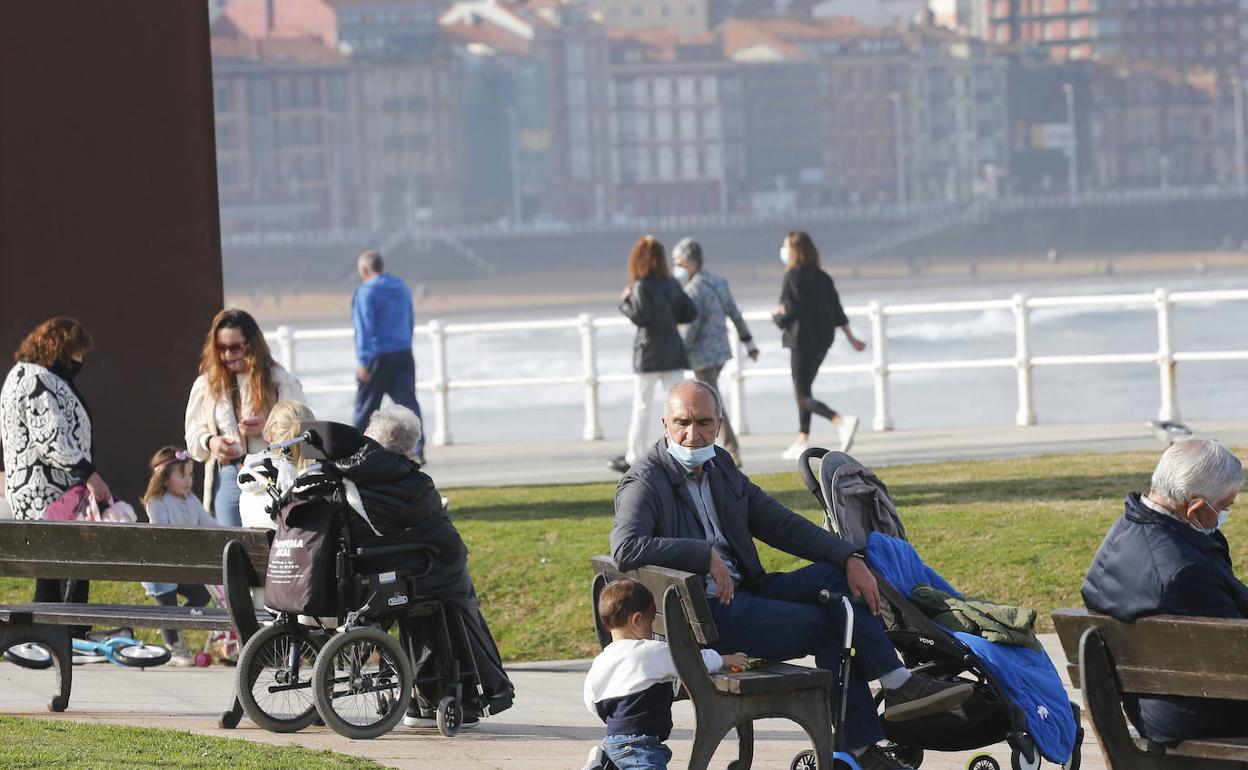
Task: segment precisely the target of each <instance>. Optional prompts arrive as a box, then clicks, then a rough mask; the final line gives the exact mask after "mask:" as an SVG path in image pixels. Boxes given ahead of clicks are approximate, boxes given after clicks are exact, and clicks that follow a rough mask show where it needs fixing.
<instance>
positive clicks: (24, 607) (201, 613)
mask: <svg viewBox="0 0 1248 770" xmlns="http://www.w3.org/2000/svg"><path fill="white" fill-rule="evenodd" d="M256 618H257V620H258V621H267V620H270V619H271V616H270V615H269V614H268V613H267V612H257V613H256ZM10 620H17V621H27V622H34V623H43V624H46V625H54V626H55V625H84V626H85V625H92V626H134V627H137V628H207V629H226V628H231V627H232V626H233V624H232V623H231V622H230V615H229V613H228V612H227V611H226V610H223V609H220V608H217V607H162V606H160V605H152V606H150V607H145V606H141V605H130V604H61V603H58V602H33V603H30V604H6V605H0V622H6V623H7V622H9V621H10Z"/></svg>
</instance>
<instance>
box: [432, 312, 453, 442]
mask: <svg viewBox="0 0 1248 770" xmlns="http://www.w3.org/2000/svg"><path fill="white" fill-rule="evenodd" d="M429 341H430V342H431V343H432V345H433V417H434V420H435V421H436V422H437V425H436V427H435V428H434V431H433V445H434V446H445V445H447V444H449V443H451V426H450V424H449V420H450V415H451V410H450V406H449V405H448V404H447V376H446V328H445V327H443V326H442V322H441V321H430V322H429Z"/></svg>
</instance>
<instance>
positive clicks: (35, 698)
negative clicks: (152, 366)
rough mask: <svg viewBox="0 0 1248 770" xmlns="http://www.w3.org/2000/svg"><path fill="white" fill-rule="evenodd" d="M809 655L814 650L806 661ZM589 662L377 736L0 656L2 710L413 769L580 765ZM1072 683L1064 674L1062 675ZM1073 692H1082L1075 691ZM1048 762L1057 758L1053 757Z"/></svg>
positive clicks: (775, 768)
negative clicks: (259, 718)
mask: <svg viewBox="0 0 1248 770" xmlns="http://www.w3.org/2000/svg"><path fill="white" fill-rule="evenodd" d="M1042 639H1043V641H1044V643H1045V647H1046V649H1048V650H1049V654H1050V656H1052V657H1053V659H1054V660H1055V661H1057V662H1058V666H1057V668H1058V670H1059V671H1060V672H1061V674H1062V678H1063V681H1067V680H1066V670H1065V665H1064V658H1063V656H1062V651H1061V648H1060V646H1059V645H1058V643H1057V637H1056V636H1055V635H1053V634H1046V635H1044V636H1043V637H1042ZM804 662H805V663H806V664H807V665H813V661H810V660H807V661H804ZM588 663H589V662H588V661H558V662H551V663H528V664H519V665H513V666H509V670H510V672H511V675H512V679H513V681H514V682H515V685H516V693H517V697H516V705H515V706H514V707H513V708H511V709H510V710H508V711H505V712H503V713H502V714H499V715H498V716H496V717H491V718H488V719H484V720H482V722H481V725H480V727H478V728H476V729H474V730H471V731H465V732H464V733H461V734H460V735H459V736H458V737H455V738H444V737H442V736H441V735H439V734H438V733H437V731H436V730H433V729H419V730H413V729H408V728H404V727H399V728H397V729H395V730H394V731H393V732H391V733H389V734H388V735H385V736H383V737H381V738H378V739H376V740H372V741H351V740H348V739H346V738H343V737H341V736H339V735H338V734H336V733H334V732H333V731H331V730H330V729H328V728H326V727H312V728H309V729H307V730H304V731H302V732H300V733H296V734H293V735H277V734H274V733H269V732H265V731H264V730H262V729H260V728H258V727H256V726H255V725H253V724H252V723H251V722H250V721H248V720H247V719H245V718H244V720H243V722H242V723H241V724H240V725H239V726H238V728H237V729H234V730H220V729H218V728H217V726H216V720H217V716H218V714H219V713H220V712H221V711H222V710H223V708H224V707H225V706H226V705H228V704H229V701H230V698H231V695H232V693H233V685H234V669H231V668H226V667H224V666H212V667H211V668H207V669H174V668H169V667H167V666H166V667H161V668H155V669H150V670H147V671H134V670H129V669H121V668H117V667H115V666H111V665H108V664H95V665H88V666H79V667H76V668H75V669H74V689H73V695H72V698H71V701H70V707H69V710H68V711H66V712H64V713H61V714H52V713H51V712H48V711H46V710H45V708H46V703H47V701H48V698H49V696H50V695H51V692H52V690H53V686H54V682H53V676H52V672H51V671H31V670H28V669H23V668H19V667H17V666H14V665H12V664H9V663H0V713H3V714H7V715H22V716H33V717H37V718H40V719H66V720H75V721H83V722H95V723H109V724H124V725H134V726H140V727H162V728H170V729H176V730H187V731H190V732H194V733H200V734H203V735H213V736H218V737H225V738H239V739H243V740H248V741H254V742H256V743H257V744H272V745H298V746H303V747H306V748H311V749H326V750H331V751H337V752H341V753H343V754H349V755H352V756H358V757H367V758H369V759H372V760H375V761H376V762H378V763H380V764H382V765H385V766H387V767H394V768H407V769H410V770H442V769H443V768H446V769H447V770H451V769H454V770H459V769H460V768H464V769H468V768H471V769H472V770H486V769H489V770H494V769H497V770H556V769H559V770H577V769H578V768H580V767H581V765H582V764H583V763H584V761H585V755H586V753H587V752H588V750H589V748H590V746H592V745H593V744H594V743H595V742H596V741H599V740H601V738H602V734H603V730H602V723H601V722H599V721H598V719H597V718H596V717H594V716H592V715H591V714H589V713H588V712H587V711H586V710H585V707H584V706H583V705H582V702H581V687H582V683H583V682H584V672H585V670H586V669H587V668H588ZM1067 686H1068V689H1069V682H1068V681H1067ZM1071 697H1072V699H1074V700H1075V702H1077V703H1081V701H1080V699H1079V697H1078V691H1071ZM674 721H675V730H674V731H673V733H672V738H671V740H670V741H669V746H670V747H671V749H672V752H673V755H674V756H673V761H672V764H671V766H672V768H681V767H685V766H686V764H687V762H688V759H689V752H690V750H691V748H692V745H693V727H694V722H693V712H692V709H691V707H690V705H689V703H688V702H682V703H678V704H676V706H675V712H674ZM1085 729H1086V731H1087V737H1086V738H1085V741H1084V745H1083V765H1082V766H1083V767H1084V768H1085V770H1105V763H1104V760H1103V759H1102V757H1101V754H1100V750H1099V749H1098V747H1097V745H1096V739H1095V738H1094V737H1093V736H1092V732H1091V728H1090V727H1088V725H1087V723H1086V720H1085ZM755 736H756V741H757V744H756V749H755V761H754V765H753V766H754V767H755V768H757V769H758V770H786V769H787V768H788V767H789V763H790V761H791V760H792V758H793V756H794V755H795V754H797V752H799V751H801V750H803V749H805V748H806V747H807V746H808V745H809V744H808V743H807V741H806V739H805V736H804V734H803V733H802V732H801V731H800V730H799V729H798V728H797V727H796V725H794V724H793V723H791V722H786V721H784V720H775V719H771V720H765V721H762V722H759V723H757V726H756V731H755ZM982 751H984V752H987V753H988V754H990V755H992V756H993V757H994V758H996V760H997V761H998V762H1000V763H1001V765H1002V766H1003V767H1005V768H1009V766H1010V765H1009V749H1008V747H1006V746H1005V745H1004V744H998V745H995V746H990V747H986V748H985V749H982ZM735 752H736V741H735V735H733V734H729V737H728V739H727V740H725V741H724V743H723V744H722V745H721V747H720V750H719V752H718V753H717V754H716V758H715V761H714V763H713V764H712V767H717V768H722V767H726V766H727V764H728V762H729V761H731V760H732V759H734V758H735V756H736V754H735ZM976 753H978V752H969V751H964V752H951V753H930V754H928V756H927V758H926V759H925V761H924V762H923V768H924V770H963V768H965V767H966V766H967V761H968V760H969V759H970V758H971V757H972V756H973V755H974V754H976ZM1045 766H1046V767H1053V765H1048V764H1047V763H1046V765H1045Z"/></svg>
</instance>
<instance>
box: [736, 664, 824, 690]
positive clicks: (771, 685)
mask: <svg viewBox="0 0 1248 770" xmlns="http://www.w3.org/2000/svg"><path fill="white" fill-rule="evenodd" d="M711 681H713V682H714V683H715V689H717V690H719V691H720V692H727V693H733V694H734V695H752V694H755V693H763V692H788V691H790V690H802V689H805V688H807V687H831V686H832V683H833V682H832V672H831V671H826V670H824V669H821V668H806V667H805V666H794V665H792V664H790V663H767V664H765V665H763V666H761V667H759V668H755V669H751V670H749V671H742V672H740V673H736V674H734V673H732V672H726V673H718V674H712V675H711Z"/></svg>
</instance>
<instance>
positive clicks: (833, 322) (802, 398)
mask: <svg viewBox="0 0 1248 770" xmlns="http://www.w3.org/2000/svg"><path fill="white" fill-rule="evenodd" d="M780 261H781V262H783V263H784V265H785V271H784V285H783V288H782V289H781V291H780V304H778V305H776V307H775V308H774V309H773V310H772V311H771V317H772V319H773V320H774V321H775V322H776V326H779V327H780V329H781V330H782V331H783V342H784V346H785V347H786V348H788V349H789V363H790V365H791V367H792V374H793V393H794V395H795V396H796V398H797V422H798V428H797V440H796V441H794V442H793V444H792V445H791V446H790V447H789V448H788V449H786V450H784V453H783V454H782V455H781V457H783V458H784V459H786V460H796V459H797V458H798V457H800V456H801V454H802V452H804V451H806V448H807V447H808V446H810V416H811V415H812V414H817V415H819V416H820V417H825V418H827V419H829V420H831V421H832V424H833V425H835V426H836V428H837V431H838V433H839V434H840V448H841V451H842V452H848V451H849V448H850V446H852V445H853V442H854V434H855V433H856V432H857V431H858V418H857V417H846V416H844V415H840V414H837V413H836V412H834V411H833V410H832V409H831V408H830V407H829V406H828V405H827V404H825V403H823V402H822V401H818V400H816V399H815V397H814V395H812V393H811V388H812V387H813V386H814V384H815V376H816V375H817V374H818V373H819V367H820V366H821V365H822V364H823V359H824V358H825V357H826V356H827V355H828V348H830V347H832V339H833V338H834V337H835V336H836V330H837V328H840V330H841V331H843V332H844V333H845V339H847V340H849V344H850V345H851V346H852V347H853V348H854V350H857V351H862V350H863V349H864V348H866V346H867V345H866V343H865V342H863V341H862V340H860V339H858V338H857V337H855V336H854V332H853V330H852V329H850V328H849V318H848V317H847V316H846V315H845V309H844V308H843V307H841V298H840V295H838V294H837V293H836V285H835V284H833V283H832V276H830V275H828V274H827V273H825V272H824V271H823V268H822V267H821V266H820V265H819V251H818V249H816V248H815V242H814V241H812V240H811V239H810V236H809V235H808V234H806V233H805V232H803V231H801V230H794V231H792V232H790V233H789V234H788V235H786V236H784V240H783V241H781V243H780Z"/></svg>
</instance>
